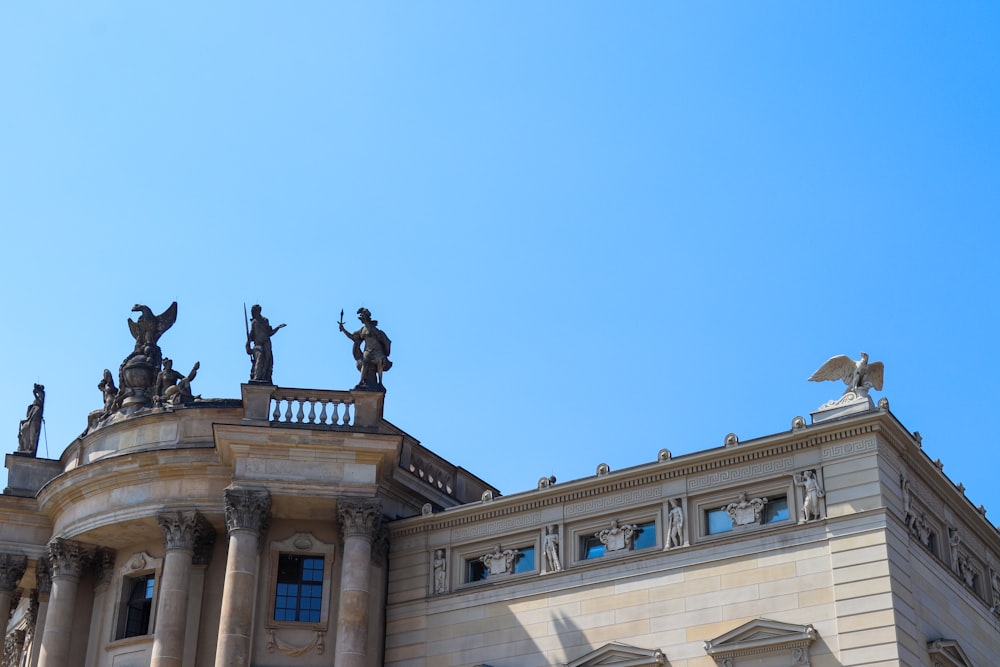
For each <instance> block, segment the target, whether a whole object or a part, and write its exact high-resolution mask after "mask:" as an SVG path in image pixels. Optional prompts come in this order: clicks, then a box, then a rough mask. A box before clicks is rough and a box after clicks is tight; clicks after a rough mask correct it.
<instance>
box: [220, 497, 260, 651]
mask: <svg viewBox="0 0 1000 667" xmlns="http://www.w3.org/2000/svg"><path fill="white" fill-rule="evenodd" d="M270 516H271V495H270V494H269V493H268V492H267V491H264V490H259V491H258V490H250V489H226V532H228V533H229V556H228V557H227V559H226V581H225V585H224V588H223V589H222V618H221V619H220V621H219V641H218V645H217V647H216V650H215V664H216V665H225V666H226V667H249V665H250V648H251V647H250V637H251V634H252V631H253V628H252V627H251V626H252V624H253V607H254V600H255V599H256V597H257V568H258V565H259V562H260V547H261V542H262V540H263V537H264V534H265V533H266V532H267V524H268V520H269V519H270Z"/></svg>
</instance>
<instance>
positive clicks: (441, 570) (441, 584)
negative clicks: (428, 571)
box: [433, 549, 448, 595]
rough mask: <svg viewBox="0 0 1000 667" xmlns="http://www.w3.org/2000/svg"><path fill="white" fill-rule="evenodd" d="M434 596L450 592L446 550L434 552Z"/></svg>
mask: <svg viewBox="0 0 1000 667" xmlns="http://www.w3.org/2000/svg"><path fill="white" fill-rule="evenodd" d="M433 565H434V594H435V595H441V594H442V593H447V592H448V559H447V558H446V557H445V553H444V549H438V550H437V551H435V552H434V563H433Z"/></svg>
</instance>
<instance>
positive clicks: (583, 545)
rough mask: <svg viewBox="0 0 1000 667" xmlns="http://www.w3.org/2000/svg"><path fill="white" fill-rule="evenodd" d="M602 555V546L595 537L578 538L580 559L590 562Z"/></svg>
mask: <svg viewBox="0 0 1000 667" xmlns="http://www.w3.org/2000/svg"><path fill="white" fill-rule="evenodd" d="M603 555H604V545H603V544H601V541H600V540H599V539H597V535H584V536H583V537H581V538H580V558H581V559H582V560H590V559H591V558H600V557H601V556H603Z"/></svg>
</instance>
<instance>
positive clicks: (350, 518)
mask: <svg viewBox="0 0 1000 667" xmlns="http://www.w3.org/2000/svg"><path fill="white" fill-rule="evenodd" d="M337 521H338V523H339V524H340V534H341V536H342V537H343V538H344V539H347V538H348V537H364V538H367V539H369V540H374V539H375V537H376V536H377V531H378V530H379V529H380V528H381V525H382V502H381V500H379V499H378V498H340V499H338V500H337Z"/></svg>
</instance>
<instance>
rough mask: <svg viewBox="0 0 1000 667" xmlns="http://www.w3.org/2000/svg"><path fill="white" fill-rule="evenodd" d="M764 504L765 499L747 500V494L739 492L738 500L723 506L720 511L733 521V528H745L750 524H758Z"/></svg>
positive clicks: (765, 502)
mask: <svg viewBox="0 0 1000 667" xmlns="http://www.w3.org/2000/svg"><path fill="white" fill-rule="evenodd" d="M766 504H767V498H752V499H750V500H747V494H746V492H745V491H743V492H740V497H739V500H737V501H736V502H735V503H729V504H728V505H724V506H723V507H721V508H720V509H722V511H723V512H725V513H726V514H728V515H729V517H730V518H731V519H732V520H733V525H734V526H747V525H750V524H752V523H760V515H761V512H763V511H764V505H766Z"/></svg>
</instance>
